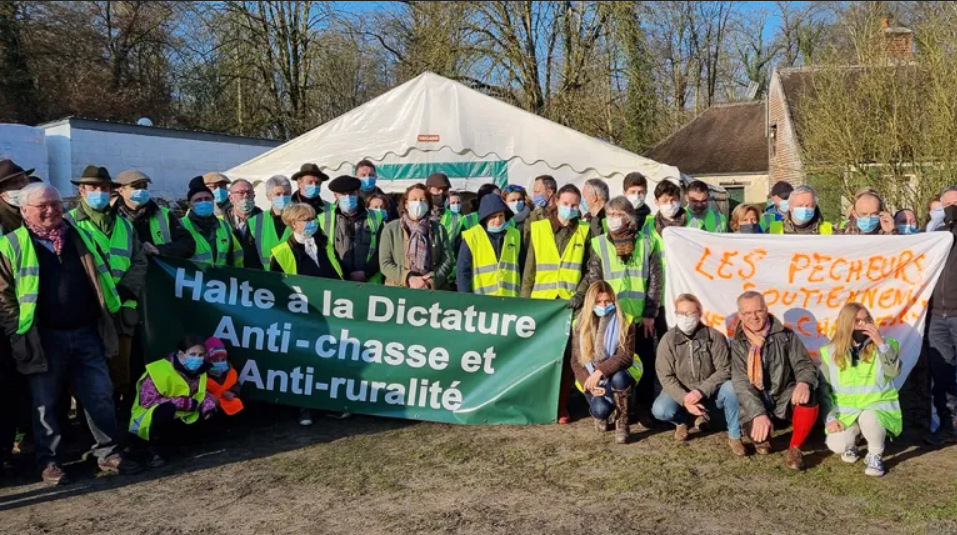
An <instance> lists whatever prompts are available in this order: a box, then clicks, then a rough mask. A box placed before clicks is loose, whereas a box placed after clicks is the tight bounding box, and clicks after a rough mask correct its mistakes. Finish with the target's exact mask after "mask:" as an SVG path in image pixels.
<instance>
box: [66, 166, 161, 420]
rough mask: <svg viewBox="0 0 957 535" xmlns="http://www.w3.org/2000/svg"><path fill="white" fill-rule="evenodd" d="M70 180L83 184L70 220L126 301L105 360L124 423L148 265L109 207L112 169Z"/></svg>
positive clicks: (89, 169)
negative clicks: (112, 350)
mask: <svg viewBox="0 0 957 535" xmlns="http://www.w3.org/2000/svg"><path fill="white" fill-rule="evenodd" d="M71 182H72V183H73V184H74V185H75V186H77V187H78V188H79V192H80V204H79V205H78V206H77V207H76V208H74V209H73V210H71V211H70V212H69V213H68V214H67V215H66V220H67V221H69V222H70V223H72V224H73V226H75V227H77V228H79V229H81V230H85V231H86V232H87V234H88V235H89V236H90V237H91V238H92V241H93V243H94V245H95V246H96V248H97V250H98V251H99V253H100V256H102V257H103V259H104V260H105V261H106V262H107V263H108V264H109V267H110V273H111V274H112V276H113V284H115V285H116V290H117V292H118V293H119V295H120V299H121V300H122V305H121V307H120V311H119V313H118V314H117V315H116V316H115V317H114V325H115V326H116V334H117V337H118V338H119V354H118V355H117V356H115V357H113V358H111V359H109V360H108V361H107V364H108V367H109V369H110V380H111V381H112V383H113V402H114V404H115V405H116V409H117V418H118V419H119V420H120V421H126V420H127V419H129V411H130V409H131V407H132V406H133V395H134V393H133V389H132V386H133V384H132V381H131V373H130V360H131V354H132V353H133V336H134V334H135V333H136V327H137V325H139V323H140V316H139V309H138V301H139V299H140V296H141V295H142V293H143V289H144V288H145V286H146V270H147V269H148V267H149V263H148V262H147V259H146V253H145V251H144V250H143V247H142V245H141V244H140V239H139V236H137V235H136V230H134V229H133V224H132V223H130V222H129V221H127V220H126V219H123V218H122V217H117V215H116V208H115V207H112V206H110V193H111V192H112V190H113V187H114V186H115V185H116V184H115V183H114V182H113V180H112V179H111V178H110V173H109V171H107V170H106V168H105V167H97V166H95V165H88V166H86V169H84V170H83V174H82V175H81V176H80V178H79V179H77V180H72V181H71ZM138 354H139V352H138V351H137V356H139V355H138Z"/></svg>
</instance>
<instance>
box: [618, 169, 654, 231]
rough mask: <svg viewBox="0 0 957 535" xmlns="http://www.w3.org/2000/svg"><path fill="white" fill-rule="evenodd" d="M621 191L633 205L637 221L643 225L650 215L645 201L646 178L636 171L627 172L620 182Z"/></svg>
mask: <svg viewBox="0 0 957 535" xmlns="http://www.w3.org/2000/svg"><path fill="white" fill-rule="evenodd" d="M622 191H624V195H625V197H627V198H628V202H630V203H631V205H632V206H634V207H635V213H636V214H638V221H639V222H640V223H641V225H642V226H644V224H645V222H646V220H648V219H649V218H650V217H651V208H648V205H647V204H646V203H645V196H646V195H648V178H646V177H645V175H643V174H641V173H639V172H638V171H634V172H631V173H628V174H627V175H625V180H624V182H623V183H622Z"/></svg>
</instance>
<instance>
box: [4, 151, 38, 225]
mask: <svg viewBox="0 0 957 535" xmlns="http://www.w3.org/2000/svg"><path fill="white" fill-rule="evenodd" d="M33 171H34V170H33V169H27V170H24V169H23V168H22V167H20V166H19V165H17V164H16V163H14V162H13V160H0V235H3V234H6V233H8V232H13V231H14V230H17V229H18V228H20V226H21V225H23V218H22V217H21V215H20V209H19V208H20V203H19V201H18V198H17V196H18V195H19V193H20V190H21V189H23V188H25V187H27V184H29V178H28V177H29V175H30V173H32V172H33Z"/></svg>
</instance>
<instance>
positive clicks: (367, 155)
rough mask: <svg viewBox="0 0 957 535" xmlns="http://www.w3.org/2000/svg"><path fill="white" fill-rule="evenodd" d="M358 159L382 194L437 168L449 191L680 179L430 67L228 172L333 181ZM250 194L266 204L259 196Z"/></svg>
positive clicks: (615, 188)
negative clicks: (312, 167) (303, 169)
mask: <svg viewBox="0 0 957 535" xmlns="http://www.w3.org/2000/svg"><path fill="white" fill-rule="evenodd" d="M362 159H369V160H371V161H373V162H374V163H375V164H376V172H377V175H378V177H379V180H378V185H379V186H380V187H381V188H382V189H383V190H384V191H386V192H399V191H403V190H404V189H405V188H406V187H407V186H409V185H411V184H413V183H415V182H418V181H423V180H425V178H426V177H428V175H430V174H431V173H433V172H437V171H441V172H444V173H445V174H447V175H448V176H449V178H450V179H451V180H452V185H453V188H454V189H459V190H469V191H475V190H477V189H478V187H479V186H481V185H482V184H484V183H487V182H490V181H494V182H496V183H498V184H499V185H500V186H501V185H504V184H520V185H523V186H525V187H528V188H530V187H531V186H532V182H533V180H534V178H535V177H536V176H538V175H543V174H548V175H552V176H554V177H555V179H556V180H557V181H558V184H559V185H560V186H561V185H563V184H566V183H573V184H576V185H578V186H579V187H581V185H582V184H583V183H584V182H585V180H588V179H590V178H603V179H606V180H608V181H609V187H610V189H611V193H612V195H613V196H614V195H616V194H619V193H621V184H622V179H623V177H624V176H625V175H626V174H628V173H630V172H632V171H639V172H641V173H642V174H644V175H645V176H647V177H648V179H649V181H650V182H652V184H649V189H650V190H652V191H653V189H654V184H656V183H658V182H659V181H661V180H665V179H672V180H679V177H680V175H679V172H678V169H677V168H675V167H672V166H669V165H664V164H660V163H658V162H655V161H653V160H649V159H647V158H644V157H642V156H639V155H637V154H634V153H631V152H628V151H627V150H624V149H621V148H619V147H616V146H613V145H610V144H608V143H606V142H604V141H601V140H599V139H596V138H593V137H590V136H587V135H585V134H582V133H581V132H578V131H575V130H572V129H570V128H567V127H564V126H561V125H559V124H557V123H554V122H552V121H549V120H547V119H544V118H542V117H539V116H537V115H534V114H532V113H529V112H526V111H524V110H521V109H519V108H516V107H514V106H511V105H509V104H506V103H504V102H502V101H500V100H497V99H495V98H493V97H490V96H487V95H484V94H482V93H480V92H478V91H475V90H473V89H469V88H468V87H466V86H464V85H462V84H460V83H458V82H454V81H452V80H449V79H447V78H443V77H441V76H439V75H437V74H433V73H429V72H427V73H424V74H421V75H419V76H417V77H416V78H414V79H412V80H410V81H408V82H406V83H404V84H402V85H401V86H399V87H396V88H395V89H393V90H391V91H389V92H387V93H385V94H383V95H381V96H379V97H377V98H375V99H373V100H371V101H369V102H367V103H365V104H363V105H362V106H359V107H358V108H356V109H354V110H352V111H350V112H348V113H346V114H344V115H342V116H340V117H338V118H336V119H333V120H331V121H329V122H327V123H325V124H323V125H321V126H319V127H317V128H315V129H313V130H311V131H309V132H307V133H305V134H303V135H301V136H299V137H297V138H296V139H293V140H291V141H289V142H287V143H285V144H283V145H280V146H279V147H276V148H274V149H272V150H270V151H268V152H265V153H263V154H262V155H260V156H258V157H256V158H253V159H252V160H249V161H248V162H246V163H243V164H241V165H238V166H236V167H234V168H232V169H230V170H229V171H227V172H226V174H227V175H229V176H230V177H231V178H245V179H248V180H251V181H257V180H263V181H264V180H266V179H267V178H269V177H270V176H273V175H277V174H281V175H286V176H291V175H292V174H293V173H295V172H296V171H298V170H299V167H300V165H302V164H303V163H306V162H310V163H315V164H317V165H318V166H319V167H320V168H322V169H323V170H324V171H325V172H326V173H327V174H328V175H329V176H331V177H335V176H338V175H340V174H353V173H354V164H355V163H356V162H358V161H360V160H362ZM259 187H260V188H261V187H262V186H261V185H260V186H259ZM326 195H328V192H326V191H323V196H326ZM257 197H259V202H260V203H262V204H266V200H265V197H264V196H263V195H258V196H257ZM648 197H649V199H648V200H649V202H651V200H652V199H651V195H649V196H648Z"/></svg>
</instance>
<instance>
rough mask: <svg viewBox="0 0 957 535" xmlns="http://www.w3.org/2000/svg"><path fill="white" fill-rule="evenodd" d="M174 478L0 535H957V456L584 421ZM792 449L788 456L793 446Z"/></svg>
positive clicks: (375, 438)
mask: <svg viewBox="0 0 957 535" xmlns="http://www.w3.org/2000/svg"><path fill="white" fill-rule="evenodd" d="M272 414H274V415H275V416H274V417H273V418H272V421H271V422H270V423H254V424H249V425H242V426H238V428H234V429H233V430H232V431H230V433H229V435H228V436H222V437H217V439H216V440H209V441H205V442H203V443H200V444H194V445H193V446H192V447H190V448H188V449H186V450H185V451H182V452H181V453H180V454H178V455H175V456H173V458H172V459H171V462H170V464H169V465H168V466H166V467H164V468H161V469H156V470H150V471H148V472H145V473H143V474H140V475H137V476H130V477H122V476H112V477H97V476H95V475H94V474H93V469H92V468H91V465H92V463H82V462H77V463H75V464H73V465H71V466H70V469H71V473H73V474H74V475H75V476H76V481H75V482H74V483H73V484H72V485H70V486H67V487H61V488H49V487H45V486H43V485H42V484H40V483H37V482H36V479H30V478H27V477H26V476H20V477H14V478H12V479H11V478H9V477H8V478H7V479H6V480H4V481H3V483H2V486H0V533H9V534H24V535H26V534H40V533H44V534H58V535H60V534H63V535H66V534H74V533H76V534H79V533H84V534H86V533H137V534H156V535H160V534H162V535H171V534H181V533H202V534H229V535H239V534H246V533H250V534H252V533H256V534H261V533H296V534H299V533H349V534H355V533H386V532H390V533H421V532H438V533H450V532H464V533H476V534H483V533H569V534H572V533H574V534H581V533H655V534H670V533H675V534H678V533H681V534H684V533H722V534H724V533H775V534H777V533H780V534H794V533H841V534H842V535H854V534H872V533H880V534H882V535H893V534H898V533H916V534H923V533H927V534H944V533H957V477H955V474H957V447H950V448H946V449H943V450H936V451H935V450H928V449H925V448H922V447H914V446H908V445H905V444H900V443H897V444H894V445H892V446H891V448H890V449H889V451H888V454H889V455H888V459H887V465H888V469H889V473H888V475H887V476H885V477H884V478H881V479H876V478H866V477H865V476H864V475H863V466H862V465H861V464H860V463H858V464H856V465H846V464H844V463H842V462H841V461H840V460H839V459H838V458H836V457H834V456H832V455H828V454H826V453H825V451H824V448H823V444H822V441H821V437H816V440H814V442H813V444H812V445H811V448H809V449H811V450H812V452H811V453H810V455H809V456H808V464H809V469H808V470H807V471H806V472H804V473H793V472H790V471H788V470H787V469H786V468H785V467H784V460H783V455H782V454H781V453H776V454H774V455H771V456H769V457H755V456H751V457H748V458H744V459H741V458H736V457H734V456H733V455H731V453H730V451H729V450H728V448H727V447H726V442H725V437H724V436H723V435H722V434H721V433H712V434H707V435H698V436H695V437H694V439H693V440H692V441H691V442H689V443H687V444H684V445H678V444H675V443H674V441H673V439H672V437H671V433H670V432H667V431H664V430H662V431H660V432H657V433H655V434H648V435H643V436H642V435H638V436H636V437H635V439H636V440H634V442H633V443H632V444H629V445H625V446H617V445H615V444H614V441H613V435H612V434H611V433H609V434H606V435H604V436H598V435H597V434H596V433H595V431H594V429H593V427H592V425H591V422H590V421H589V420H587V419H586V420H579V421H578V422H575V423H573V424H572V425H570V426H561V427H560V426H557V425H552V426H530V427H515V426H488V427H464V426H452V425H444V424H433V423H420V422H411V421H397V420H386V419H379V418H372V417H364V416H356V417H353V418H352V419H349V420H344V421H337V420H333V419H329V418H325V417H320V418H317V423H316V425H314V426H313V427H311V428H306V429H304V428H300V427H299V426H298V425H297V424H296V422H295V420H294V418H293V417H292V416H293V415H292V414H291V413H289V411H287V410H273V411H272ZM786 438H787V437H786V435H785V436H779V438H778V440H779V443H778V444H777V446H778V447H784V446H786Z"/></svg>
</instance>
